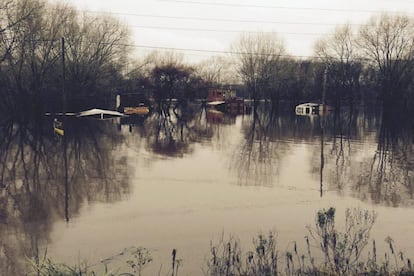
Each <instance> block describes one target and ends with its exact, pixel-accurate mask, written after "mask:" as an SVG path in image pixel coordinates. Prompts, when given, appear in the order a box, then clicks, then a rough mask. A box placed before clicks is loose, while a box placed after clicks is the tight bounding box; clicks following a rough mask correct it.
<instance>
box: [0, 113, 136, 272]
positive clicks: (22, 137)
mask: <svg viewBox="0 0 414 276" xmlns="http://www.w3.org/2000/svg"><path fill="white" fill-rule="evenodd" d="M51 125H52V122H51V121H50V120H46V121H45V122H33V121H30V120H25V121H12V120H6V121H4V122H3V123H2V125H1V126H0V156H1V162H0V181H1V182H0V185H1V188H0V204H1V208H0V210H1V211H0V235H1V237H2V240H1V245H0V247H1V248H0V251H1V252H3V253H2V254H0V270H1V271H2V272H3V273H5V275H24V274H25V271H24V270H25V265H26V264H25V261H24V260H25V257H26V256H27V257H29V258H31V257H34V258H35V259H37V260H38V259H39V256H41V255H42V254H44V252H40V251H41V250H42V248H43V250H44V247H45V245H47V244H48V242H49V239H50V238H49V235H50V233H51V228H52V225H53V223H54V222H55V221H57V220H63V219H65V220H69V219H71V218H73V217H75V216H77V214H79V211H80V208H81V207H82V205H83V204H85V203H87V202H90V201H103V202H113V201H118V200H121V199H122V197H123V195H125V194H129V193H130V187H129V180H128V173H127V172H126V168H127V166H126V160H125V158H123V157H119V156H117V155H116V154H113V152H114V151H116V146H117V145H118V144H119V143H120V142H121V141H122V140H121V139H122V138H121V136H118V135H117V132H116V131H113V128H114V125H113V124H112V123H111V122H103V121H89V120H82V121H80V120H78V119H76V120H67V121H65V139H66V143H64V144H62V137H56V136H55V134H54V133H53V128H52V127H51ZM63 147H65V148H63ZM64 151H66V153H67V155H66V158H67V160H66V162H67V170H66V171H65V169H64V168H65V167H64V162H65V160H64V159H65V155H64ZM65 177H67V179H66V180H67V181H65ZM65 183H66V185H65Z"/></svg>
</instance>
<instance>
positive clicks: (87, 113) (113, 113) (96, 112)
mask: <svg viewBox="0 0 414 276" xmlns="http://www.w3.org/2000/svg"><path fill="white" fill-rule="evenodd" d="M94 115H109V116H119V117H122V116H125V115H124V114H123V113H120V112H118V111H113V110H105V109H98V108H93V109H89V110H85V111H81V112H79V114H78V115H77V117H86V116H94Z"/></svg>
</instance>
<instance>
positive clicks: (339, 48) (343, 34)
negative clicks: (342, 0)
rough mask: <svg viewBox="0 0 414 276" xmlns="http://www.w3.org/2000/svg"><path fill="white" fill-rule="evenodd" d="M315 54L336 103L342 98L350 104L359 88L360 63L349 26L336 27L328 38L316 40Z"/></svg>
mask: <svg viewBox="0 0 414 276" xmlns="http://www.w3.org/2000/svg"><path fill="white" fill-rule="evenodd" d="M315 52H316V55H317V56H318V57H319V58H320V59H321V60H322V61H323V62H324V63H325V74H326V77H327V79H328V80H327V83H328V84H329V88H331V89H330V90H331V92H333V93H334V95H333V97H334V98H335V99H334V100H335V101H336V103H339V100H340V99H341V98H343V97H347V98H348V99H349V101H350V102H351V103H352V102H353V98H354V94H355V93H356V91H357V90H358V88H359V77H360V74H361V62H360V60H359V59H358V56H357V54H358V53H357V52H358V47H357V45H356V40H355V36H354V34H353V31H352V28H351V26H350V25H344V26H341V27H338V28H336V30H335V32H334V33H333V34H332V35H331V36H330V37H328V38H322V39H320V40H318V41H317V43H316V46H315ZM341 94H345V95H341Z"/></svg>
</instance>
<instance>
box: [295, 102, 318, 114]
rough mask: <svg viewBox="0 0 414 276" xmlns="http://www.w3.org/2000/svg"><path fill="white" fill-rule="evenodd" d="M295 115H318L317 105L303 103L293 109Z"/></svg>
mask: <svg viewBox="0 0 414 276" xmlns="http://www.w3.org/2000/svg"><path fill="white" fill-rule="evenodd" d="M295 113H296V115H316V114H319V104H317V103H303V104H299V105H297V106H296V107H295Z"/></svg>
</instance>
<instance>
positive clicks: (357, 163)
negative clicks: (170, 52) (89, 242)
mask: <svg viewBox="0 0 414 276" xmlns="http://www.w3.org/2000/svg"><path fill="white" fill-rule="evenodd" d="M52 125H53V118H45V120H44V121H40V122H35V121H30V120H26V121H16V120H5V121H3V122H2V124H1V126H0V158H1V162H0V205H1V208H0V236H1V237H2V239H1V242H0V243H1V244H0V247H1V248H0V250H1V251H2V252H5V253H4V254H0V269H2V271H4V273H6V274H8V275H22V274H24V263H21V262H20V261H18V260H24V259H25V256H29V257H33V256H35V257H36V256H40V255H41V253H42V252H41V250H42V249H41V248H44V246H45V245H46V244H48V243H49V242H51V241H50V237H49V235H50V233H51V229H52V227H53V224H54V223H55V222H56V221H58V220H60V221H64V220H66V221H69V222H71V221H72V220H73V218H75V217H77V216H78V215H80V212H81V208H82V206H83V205H85V204H88V203H91V202H97V201H99V202H105V203H113V202H118V201H122V200H124V199H125V198H126V197H128V195H129V194H130V193H131V192H132V191H131V190H132V188H131V185H132V184H131V182H133V181H132V179H131V178H132V177H131V175H132V173H133V172H139V171H140V170H141V169H143V168H144V167H143V166H146V165H147V164H144V165H142V164H137V163H133V162H131V160H129V158H130V157H134V156H135V157H137V156H140V155H142V154H145V155H146V156H147V157H146V158H147V160H148V161H150V162H157V161H158V160H159V156H162V157H165V156H167V157H169V158H168V159H169V160H174V158H179V159H180V160H182V159H184V158H187V157H191V156H193V155H196V154H198V153H197V150H199V149H207V150H208V151H210V149H216V151H214V152H212V153H211V154H212V155H214V158H215V159H214V158H213V160H224V161H225V162H227V163H225V165H228V167H230V170H229V171H230V172H229V174H230V178H229V177H228V176H227V175H226V176H225V177H226V180H225V181H223V182H222V183H220V185H223V186H224V185H229V181H230V183H234V182H237V183H238V184H239V185H240V186H241V187H243V186H266V187H278V186H281V185H290V186H292V187H294V188H297V187H299V184H298V183H295V182H294V180H292V179H294V178H293V176H290V177H291V178H289V179H288V180H287V181H288V182H292V183H286V179H284V180H283V181H285V183H282V182H283V181H282V180H280V175H281V174H282V173H283V172H285V174H286V166H288V165H289V166H293V167H294V166H295V165H296V163H299V162H300V163H301V164H302V163H303V164H305V166H306V167H300V168H299V167H298V168H294V170H293V171H294V173H297V174H303V175H306V176H307V175H310V176H311V177H312V179H311V180H309V183H310V184H309V185H315V186H314V187H311V188H312V189H306V191H309V192H311V193H315V195H316V196H322V197H324V196H325V195H326V194H327V193H336V194H339V195H342V196H344V197H346V196H350V195H351V196H352V197H354V198H358V199H360V200H362V201H365V202H366V201H371V202H373V203H375V204H378V205H384V206H413V187H412V182H413V175H414V172H413V165H414V152H413V147H412V144H413V132H412V130H413V125H412V122H411V121H410V119H409V118H408V117H404V116H397V117H396V115H395V114H393V113H387V112H381V113H377V112H371V111H366V110H363V109H360V110H348V109H344V110H340V111H336V112H334V113H330V114H326V115H324V116H296V115H295V113H294V112H293V110H292V109H287V111H286V112H284V111H283V110H279V111H278V112H277V110H273V111H272V110H271V109H268V108H267V107H266V106H265V105H263V106H262V105H259V106H257V107H255V108H254V109H253V110H252V113H251V114H242V115H238V116H236V115H230V114H226V113H223V112H220V111H217V110H212V109H205V108H203V107H202V106H198V105H194V106H190V105H189V106H187V107H186V108H168V109H161V110H158V111H154V112H152V113H150V114H149V115H148V116H145V117H129V118H122V119H120V120H119V121H115V120H112V121H99V120H88V119H79V118H76V119H66V120H65V121H64V127H65V134H64V135H63V136H58V135H55V133H54V131H53V127H52ZM125 128H126V129H125ZM119 130H121V131H119ZM123 130H126V131H123ZM217 149H218V150H217ZM229 152H232V154H231V155H229V154H228V153H229ZM305 153H306V154H305ZM216 155H218V156H216ZM202 157H204V156H202ZM210 157H211V156H210ZM164 159H165V158H164ZM198 160H203V158H201V159H198ZM206 160H209V159H206ZM291 160H293V165H291V164H292V163H289V162H292V161H291ZM206 162H208V161H206ZM287 164H288V165H287ZM204 165H205V164H199V166H200V167H203V166H204ZM197 166H198V164H197ZM183 167H185V166H183ZM214 168H216V167H214ZM220 169H221V168H220ZM300 169H303V170H304V171H301V170H300ZM177 173H178V174H180V173H182V174H188V173H189V172H188V170H187V169H186V168H184V169H183V171H180V172H177ZM198 173H199V174H204V173H205V174H206V175H209V174H211V172H207V170H202V169H200V170H198ZM225 177H223V178H225ZM232 177H233V178H232ZM165 178H166V179H168V176H165ZM199 178H200V179H203V175H200V177H199ZM199 178H198V177H197V178H195V179H199ZM189 179H190V178H189ZM206 179H212V178H210V177H209V178H207V177H206ZM214 179H215V178H214ZM218 179H220V177H218ZM229 179H230V180H229ZM232 180H235V181H232ZM316 180H317V181H316ZM152 181H156V179H155V180H152ZM305 181H307V180H305ZM206 182H208V181H206ZM315 183H316V184H315ZM307 184H308V183H307ZM200 185H202V184H200ZM318 185H319V186H318ZM187 192H188V191H183V193H187ZM218 192H220V191H218ZM211 200H214V199H211ZM154 204H157V202H155V203H154ZM189 208H190V209H191V206H190V207H189Z"/></svg>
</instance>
